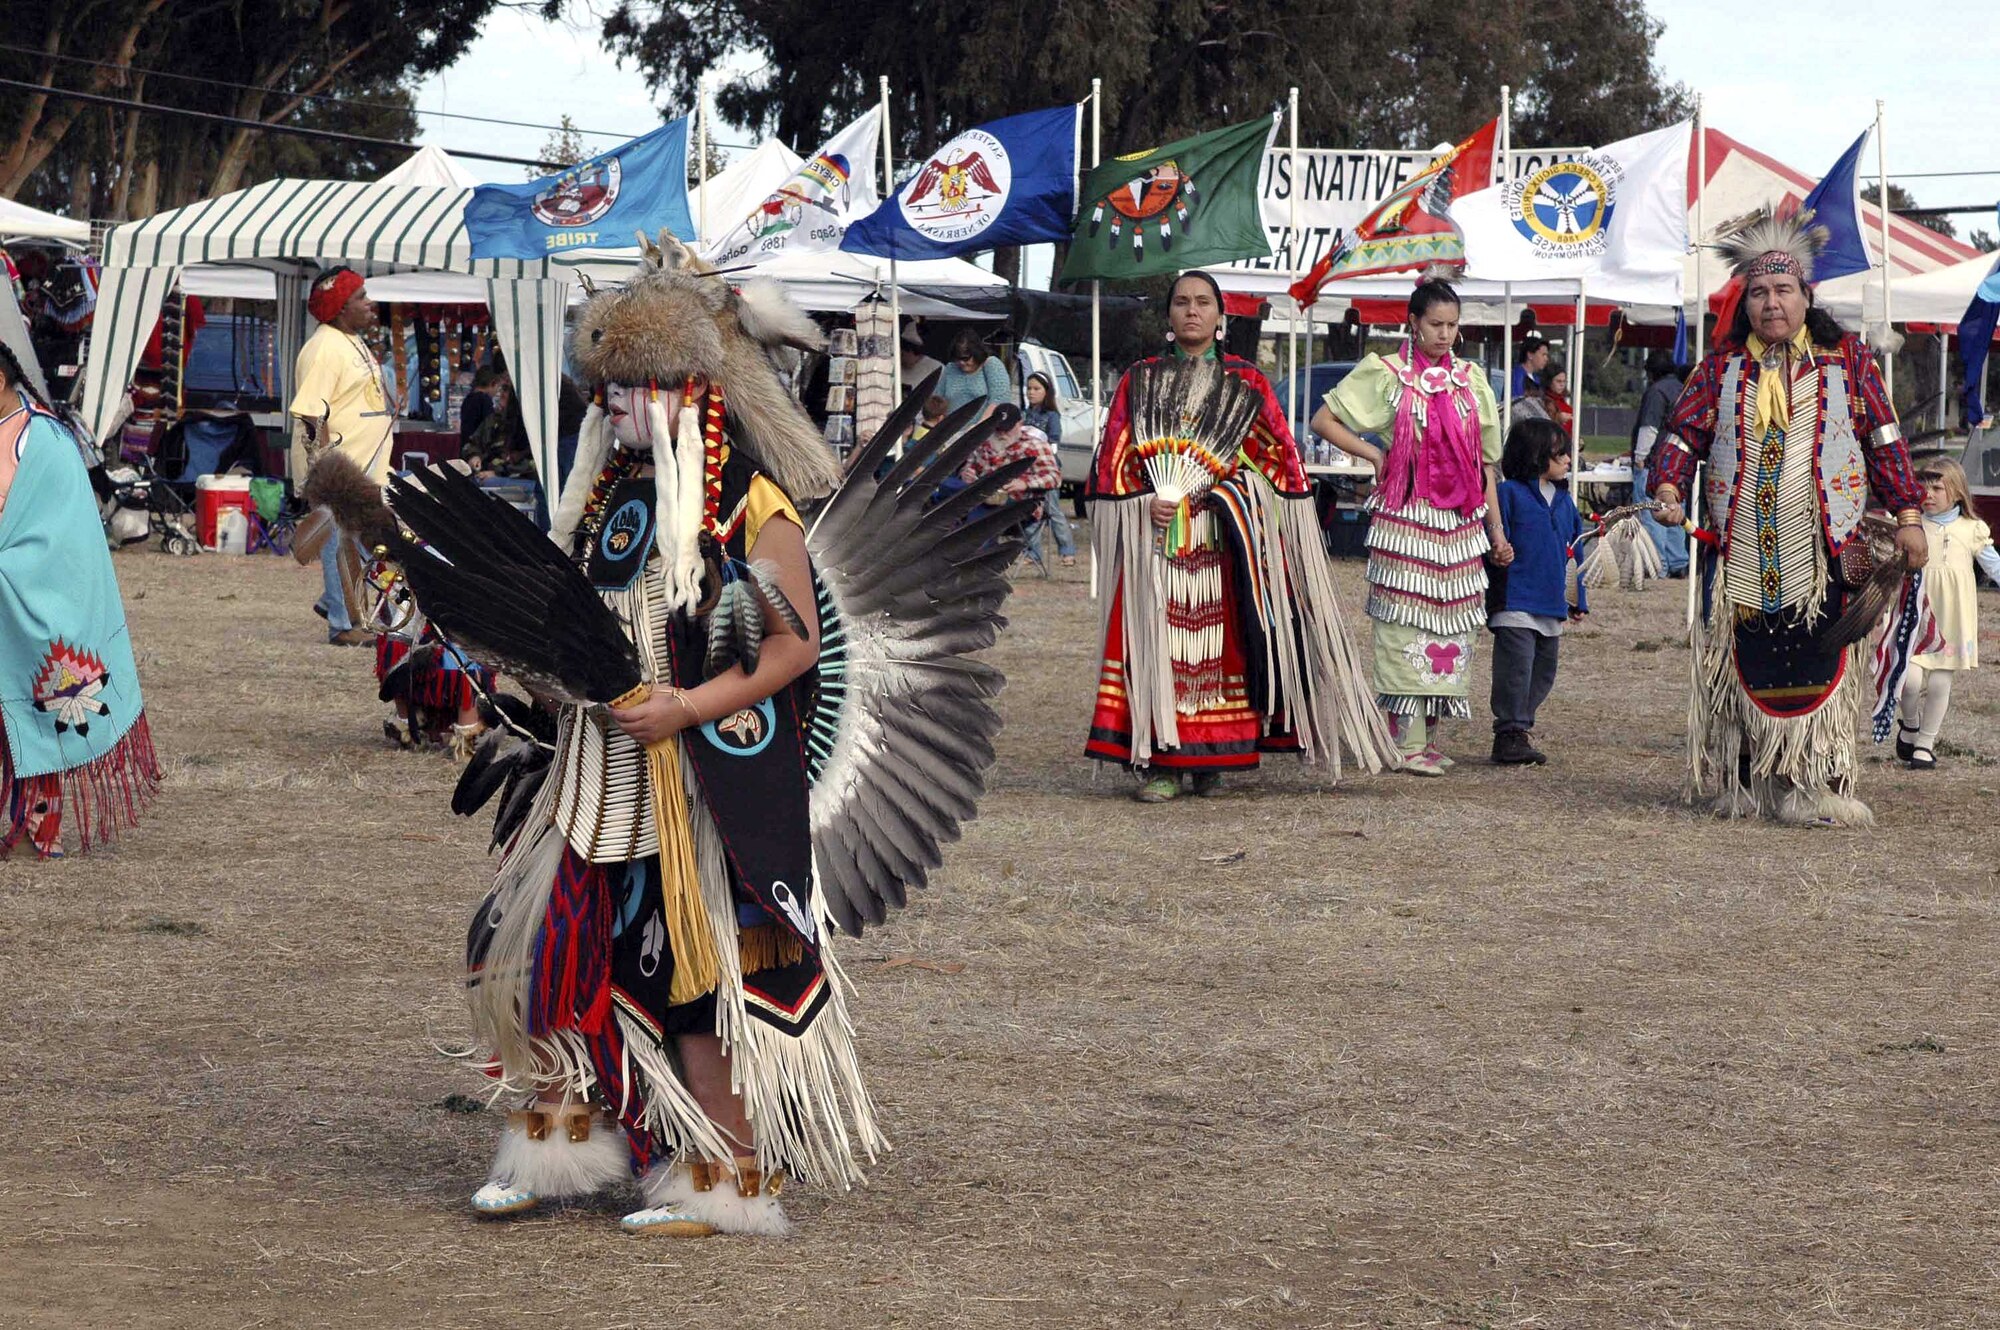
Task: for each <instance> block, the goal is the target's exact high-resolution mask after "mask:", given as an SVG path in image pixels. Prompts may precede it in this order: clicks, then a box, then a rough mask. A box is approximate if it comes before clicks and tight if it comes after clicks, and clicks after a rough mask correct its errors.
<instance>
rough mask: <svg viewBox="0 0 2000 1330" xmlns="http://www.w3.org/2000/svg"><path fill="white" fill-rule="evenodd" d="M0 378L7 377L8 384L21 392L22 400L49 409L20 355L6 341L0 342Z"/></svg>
mask: <svg viewBox="0 0 2000 1330" xmlns="http://www.w3.org/2000/svg"><path fill="white" fill-rule="evenodd" d="M0 378H5V379H6V380H7V386H8V387H9V388H12V389H13V390H14V391H15V392H17V393H19V394H21V400H22V401H24V402H32V403H34V404H35V405H36V406H39V407H41V408H42V409H43V410H45V411H46V410H47V409H48V405H49V404H48V403H47V402H44V401H43V400H42V399H41V396H40V395H39V394H38V393H36V392H35V385H34V384H33V383H32V382H30V381H29V379H28V373H27V371H26V370H24V369H22V368H21V360H20V357H18V356H16V355H15V354H14V348H13V347H11V346H9V345H7V344H6V343H5V342H0Z"/></svg>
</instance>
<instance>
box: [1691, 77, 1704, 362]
mask: <svg viewBox="0 0 2000 1330" xmlns="http://www.w3.org/2000/svg"><path fill="white" fill-rule="evenodd" d="M1701 116H1702V112H1701V94H1700V93H1696V94H1695V95H1694V235H1693V236H1691V237H1689V240H1690V245H1691V248H1693V250H1694V361H1695V363H1696V364H1697V365H1699V364H1700V363H1701V358H1702V356H1703V355H1704V354H1705V353H1706V350H1707V342H1708V269H1707V268H1705V267H1704V266H1702V261H1701V238H1702V236H1703V235H1705V234H1706V233H1707V232H1706V226H1705V223H1704V222H1703V220H1702V210H1701V200H1702V196H1703V195H1705V194H1707V193H1708V128H1707V126H1706V125H1704V124H1703V123H1702V118H1701Z"/></svg>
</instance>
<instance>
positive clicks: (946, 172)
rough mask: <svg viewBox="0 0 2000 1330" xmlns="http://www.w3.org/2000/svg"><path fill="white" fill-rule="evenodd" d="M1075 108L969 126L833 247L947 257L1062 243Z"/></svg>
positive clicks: (1072, 202)
mask: <svg viewBox="0 0 2000 1330" xmlns="http://www.w3.org/2000/svg"><path fill="white" fill-rule="evenodd" d="M1077 114H1078V111H1077V108H1076V107H1074V106H1057V107H1053V108H1051V109H1049V110H1046V111H1030V112H1028V113H1027V114H1025V115H1010V116H1008V117H1007V118H1006V119H1004V120H992V121H988V122H987V123H986V124H983V125H980V126H978V127H977V128H975V129H968V130H966V131H965V132H964V133H963V134H960V135H959V136H958V137H957V138H954V139H952V140H951V141H950V142H949V143H946V144H945V145H944V146H943V147H942V148H939V149H938V150H937V151H936V152H934V153H932V154H931V155H930V156H929V157H927V158H925V159H924V160H923V163H922V165H920V166H919V167H918V168H917V170H916V172H915V173H914V174H912V175H911V176H910V178H909V180H908V181H907V182H905V183H904V185H903V187H902V188H901V189H899V190H897V191H896V196H895V197H894V198H892V199H887V200H885V201H884V202H883V203H882V205H881V206H880V207H878V208H876V209H875V211H873V212H871V213H869V214H868V215H867V216H866V217H863V218H861V219H860V220H859V221H857V222H855V223H854V224H853V225H852V226H850V227H848V228H847V235H846V236H845V237H844V238H843V239H842V240H841V242H840V247H841V248H842V249H844V250H847V251H849V252H851V253H855V254H873V255H876V256H877V257H879V258H885V259H945V258H951V257H953V256H955V255H959V254H975V253H978V252H979V251H980V250H986V249H998V248H1000V247H1001V246H1003V245H1033V244H1039V243H1041V242H1043V241H1051V240H1067V239H1068V238H1069V219H1070V214H1071V213H1073V212H1074V211H1075V210H1076V127H1077Z"/></svg>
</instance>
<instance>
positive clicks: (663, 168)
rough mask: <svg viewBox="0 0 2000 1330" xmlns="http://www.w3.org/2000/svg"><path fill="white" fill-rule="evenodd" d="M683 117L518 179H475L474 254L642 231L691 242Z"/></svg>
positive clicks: (513, 253)
mask: <svg viewBox="0 0 2000 1330" xmlns="http://www.w3.org/2000/svg"><path fill="white" fill-rule="evenodd" d="M690 123H691V121H690V119H689V117H687V116H682V117H681V118H680V119H678V120H675V121H672V122H671V123H669V124H665V125H662V126H661V127H660V128H658V129H656V130H654V131H653V132H652V133H650V134H642V135H640V136H639V137H638V138H636V139H633V140H632V141H631V142H630V143H626V144H621V145H620V146H618V147H616V148H613V149H612V150H611V151H610V152H606V153H600V154H599V155H597V156H595V157H592V158H591V159H590V160H589V161H585V162H578V163H577V164H576V165H575V166H571V167H566V168H565V169H564V170H563V171H561V172H560V173H558V174H556V175H552V176H544V177H542V178H541V179H540V180H534V181H530V182H529V183H527V184H525V185H481V186H479V187H478V188H477V189H475V190H473V191H472V198H471V200H470V201H469V202H468V203H467V204H466V205H465V233H466V235H467V236H469V237H470V238H471V240H472V257H473V258H475V259H545V258H548V257H549V256H550V255H551V254H560V253H562V252H563V251H564V250H570V249H605V248H615V247H617V246H621V245H630V244H631V243H632V242H633V238H634V236H636V235H637V234H639V233H641V232H643V233H644V234H646V235H647V236H651V235H653V234H655V233H656V232H659V231H662V230H664V231H671V232H672V233H673V235H674V238H675V239H677V240H685V241H690V242H691V241H693V240H694V238H695V234H694V229H695V228H694V218H693V217H692V216H690V215H689V213H688V186H687V172H688V126H689V124H690Z"/></svg>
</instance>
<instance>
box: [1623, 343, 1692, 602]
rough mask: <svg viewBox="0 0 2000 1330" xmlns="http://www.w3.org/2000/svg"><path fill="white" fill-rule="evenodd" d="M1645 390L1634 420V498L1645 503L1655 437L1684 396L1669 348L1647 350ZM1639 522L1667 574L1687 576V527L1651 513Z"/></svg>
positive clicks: (1640, 516) (1641, 517)
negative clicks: (1664, 523)
mask: <svg viewBox="0 0 2000 1330" xmlns="http://www.w3.org/2000/svg"><path fill="white" fill-rule="evenodd" d="M1646 378H1647V380H1648V382H1647V384H1646V391H1645V393H1644V395H1642V396H1641V397H1640V398H1639V415H1638V417H1637V419H1635V420H1634V421H1633V424H1632V501H1633V502H1634V503H1644V502H1645V501H1646V499H1647V498H1649V497H1650V495H1649V494H1648V493H1647V490H1646V464H1647V462H1648V461H1650V460H1651V458H1652V455H1653V441H1654V440H1655V439H1657V438H1658V437H1659V436H1660V430H1661V428H1662V427H1663V426H1665V425H1666V423H1667V417H1668V415H1670V414H1671V413H1672V412H1673V409H1674V403H1675V402H1678V401H1679V400H1680V397H1681V371H1680V366H1678V365H1676V364H1674V357H1673V353H1672V352H1670V351H1664V350H1659V351H1649V352H1647V353H1646ZM1639 524H1640V525H1641V526H1643V527H1645V528H1646V534H1647V535H1649V536H1651V537H1652V538H1653V548H1654V549H1656V550H1658V551H1659V552H1660V563H1661V564H1662V565H1663V566H1664V567H1665V568H1666V570H1667V576H1668V577H1686V576H1687V569H1688V538H1687V529H1686V528H1685V527H1678V526H1662V525H1661V524H1660V523H1659V522H1657V521H1655V520H1654V518H1653V515H1652V513H1650V512H1642V513H1640V514H1639Z"/></svg>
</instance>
